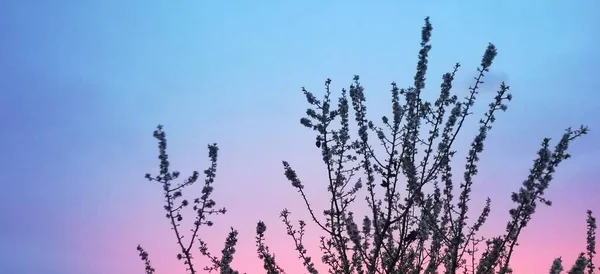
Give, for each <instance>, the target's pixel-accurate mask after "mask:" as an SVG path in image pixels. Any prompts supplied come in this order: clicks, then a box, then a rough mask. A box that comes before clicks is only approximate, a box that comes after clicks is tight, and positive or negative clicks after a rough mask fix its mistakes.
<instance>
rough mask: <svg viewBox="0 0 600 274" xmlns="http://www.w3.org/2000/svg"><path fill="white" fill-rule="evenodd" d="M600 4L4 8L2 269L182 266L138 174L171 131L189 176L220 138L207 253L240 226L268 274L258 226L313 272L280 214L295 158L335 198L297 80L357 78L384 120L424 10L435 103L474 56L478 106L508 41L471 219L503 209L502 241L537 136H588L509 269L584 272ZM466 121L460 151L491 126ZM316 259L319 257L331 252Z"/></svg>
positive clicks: (158, 205) (176, 158)
mask: <svg viewBox="0 0 600 274" xmlns="http://www.w3.org/2000/svg"><path fill="white" fill-rule="evenodd" d="M598 10H600V2H598V1H595V0H579V1H548V0H545V1H542V0H530V1H516V0H506V1H471V0H464V1H441V0H440V1H437V0H432V1H373V2H372V3H370V4H367V3H366V2H365V1H354V0H350V1H348V0H346V1H341V0H340V1H336V0H332V1H316V0H305V1H274V0H264V1H239V0H237V1H202V0H195V1H192V0H180V1H158V0H143V1H142V0H131V1H117V0H102V1H99V0H87V1H75V0H55V1H41V0H37V1H36V0H20V1H17V0H8V1H1V2H0V41H2V42H1V43H0V124H2V125H3V129H2V134H0V144H2V145H3V146H4V147H3V149H2V151H3V152H2V156H1V157H0V166H1V168H0V178H2V179H1V180H0V188H1V189H2V190H1V191H0V210H1V212H2V216H1V217H0V273H14V274H21V273H23V274H28V273H46V274H75V273H86V274H109V273H110V274H126V273H127V274H130V273H143V264H142V262H141V261H140V260H139V259H138V255H137V253H136V250H135V248H136V246H137V245H138V244H142V245H143V246H144V247H145V248H146V249H147V250H148V252H149V253H150V255H151V260H152V261H153V262H154V265H155V268H156V269H157V271H158V273H169V274H179V273H185V272H184V271H183V266H182V264H181V262H179V261H177V260H176V258H175V254H176V245H175V238H174V235H173V234H172V231H171V230H170V229H169V226H168V222H167V220H166V219H165V218H164V212H163V209H162V206H163V205H162V201H163V198H162V193H161V187H160V186H159V185H157V184H155V183H151V182H148V181H146V180H144V178H143V176H144V174H145V173H152V174H156V173H157V172H158V159H157V158H156V156H157V144H156V140H154V138H153V137H152V132H153V130H154V129H155V127H156V125H158V124H164V125H165V130H166V132H167V136H168V140H169V147H168V148H169V154H170V159H171V160H172V162H171V164H172V167H173V168H175V169H177V170H179V171H181V172H182V175H188V174H190V173H191V172H192V171H193V170H203V169H204V168H206V167H207V165H208V158H207V149H206V145H207V144H209V143H213V142H217V143H218V144H219V147H220V150H219V153H220V155H219V167H218V173H217V182H216V184H215V192H214V198H215V200H216V201H217V203H218V205H219V206H225V207H227V209H228V213H227V214H226V215H223V216H219V217H217V218H215V219H214V221H215V222H216V225H215V226H213V227H211V228H203V229H202V230H201V236H202V237H203V239H206V241H207V242H208V243H209V245H210V248H211V250H213V252H219V250H220V248H221V247H222V243H223V242H224V240H225V237H226V234H227V232H228V229H229V227H235V228H236V229H238V230H239V231H240V236H239V243H238V253H237V256H236V259H235V260H234V262H235V266H236V267H237V268H238V269H239V270H242V271H246V272H248V273H263V272H262V271H261V263H260V261H259V259H258V258H257V256H256V253H255V246H254V231H255V224H256V222H257V221H258V220H263V221H265V223H266V224H267V226H268V230H267V239H268V243H269V244H270V246H271V250H272V251H274V252H275V253H276V256H277V258H278V260H279V261H280V262H281V265H283V266H284V267H286V268H287V269H288V273H304V272H305V271H304V270H301V269H302V268H301V267H302V265H301V262H300V261H299V260H298V259H297V255H296V253H295V252H294V250H293V242H292V240H291V239H290V238H289V237H287V236H286V235H285V227H284V225H283V224H281V222H280V221H279V220H278V215H279V212H280V211H281V210H282V209H283V208H288V209H289V210H290V211H291V212H292V216H291V218H292V219H293V220H298V219H306V217H307V214H306V210H305V209H304V207H303V202H302V199H301V197H300V196H299V195H298V194H297V193H296V191H295V189H294V188H292V186H291V185H290V184H289V182H287V181H286V179H285V177H284V175H283V170H282V166H281V161H282V160H287V161H289V162H290V164H292V166H293V167H294V168H295V169H296V170H297V172H298V175H299V176H300V178H301V179H302V180H303V181H304V183H305V185H306V189H307V192H308V195H309V199H310V200H311V202H312V203H313V204H314V205H315V206H316V207H319V208H324V206H325V205H326V202H327V196H326V194H325V192H324V191H325V185H324V177H323V174H324V167H323V165H322V163H321V162H320V156H319V153H320V152H319V151H318V150H317V149H316V148H315V147H314V135H313V133H312V132H311V131H309V130H307V129H306V128H304V127H303V126H301V125H300V124H299V119H300V118H301V117H302V116H303V115H304V112H305V110H306V108H307V107H308V106H307V104H306V102H305V100H304V98H303V95H302V93H301V87H302V86H305V87H306V88H307V89H309V90H311V91H313V92H314V93H316V94H322V92H323V83H324V81H325V79H326V78H328V77H329V78H331V79H332V80H333V88H334V90H335V91H336V92H337V91H339V90H341V88H344V87H348V86H349V84H350V83H351V80H352V76H353V75H354V74H359V75H360V76H361V81H362V84H363V86H365V88H366V95H367V100H368V106H369V110H370V114H369V117H371V118H373V119H378V118H377V117H380V116H381V115H384V114H386V113H389V111H390V104H389V98H390V97H389V96H390V95H389V94H390V93H389V90H390V86H389V83H391V82H392V81H396V82H397V83H398V84H399V85H400V86H401V87H407V86H409V85H410V84H411V83H412V81H411V80H412V77H413V76H414V71H415V67H416V62H417V53H418V47H419V39H420V38H419V37H420V31H421V27H422V24H423V19H424V18H425V17H426V16H430V17H431V22H432V24H433V27H434V30H433V36H432V41H431V43H432V45H433V48H432V51H431V53H430V62H429V72H428V77H427V78H428V82H427V83H428V85H427V90H426V91H425V92H426V93H428V94H436V93H437V92H439V89H438V88H439V84H440V82H441V76H442V74H443V73H445V72H447V71H449V70H451V69H452V66H453V64H454V63H455V62H461V64H462V67H461V70H460V72H459V74H458V76H457V79H456V84H455V88H454V92H456V94H458V95H461V94H462V95H464V94H466V90H467V88H468V86H469V85H470V84H472V77H473V76H474V75H475V73H476V67H477V65H478V64H479V62H480V60H481V56H482V54H483V52H484V50H485V47H486V46H487V44H488V42H493V43H494V44H495V45H496V46H497V48H498V56H497V58H496V60H495V62H494V65H493V66H492V69H491V72H490V74H489V78H488V81H487V82H486V84H485V85H484V86H483V88H482V93H481V94H480V101H479V102H480V103H479V104H478V105H477V107H476V108H475V111H478V112H479V113H482V112H483V111H484V110H485V107H486V105H487V102H488V101H489V100H491V99H492V97H493V92H494V90H495V88H496V87H497V86H498V85H499V83H500V82H501V81H506V83H507V84H509V85H510V87H511V90H512V93H513V95H514V99H513V102H511V104H510V105H509V110H508V111H507V112H506V113H501V115H499V116H498V121H497V122H496V124H495V126H494V129H493V130H492V132H491V133H490V136H489V138H488V140H487V143H486V150H485V152H484V153H483V155H482V156H481V157H482V161H481V168H480V173H479V175H478V176H477V178H476V182H475V185H474V187H473V191H474V194H473V195H474V196H473V203H472V204H471V208H473V210H474V211H475V212H477V211H480V210H481V208H482V206H483V202H484V201H485V198H486V197H488V196H489V197H490V198H491V199H492V213H491V217H490V218H491V219H490V220H489V221H488V223H487V225H485V226H484V228H483V231H482V232H483V233H484V235H485V236H495V235H497V234H500V233H502V232H503V228H504V224H505V223H506V221H507V220H508V209H509V208H510V206H511V202H510V193H511V192H512V191H515V190H517V189H518V188H519V186H520V184H521V182H522V181H523V180H524V179H525V178H526V175H527V173H528V169H529V168H530V167H531V163H532V160H533V158H534V156H535V153H536V151H537V149H538V148H539V144H540V142H541V140H542V138H544V137H554V138H555V139H556V138H558V137H559V136H560V135H561V134H562V132H563V130H564V129H565V128H566V127H569V126H573V127H578V126H579V125H581V124H585V125H588V126H589V127H590V128H591V132H590V133H589V134H588V135H587V136H585V137H584V138H582V139H580V140H578V141H577V142H576V143H574V144H573V145H572V146H571V148H570V149H571V153H572V154H573V158H572V159H569V160H568V161H567V162H565V163H564V164H563V165H562V166H561V167H560V168H559V169H558V173H557V175H556V176H555V180H554V181H553V182H552V184H551V186H550V188H549V190H548V191H547V198H549V199H551V200H553V202H554V204H553V206H552V207H539V208H538V211H537V212H536V214H535V215H534V217H533V220H532V222H531V224H530V225H529V226H528V227H527V228H526V230H525V231H524V232H523V233H522V236H521V241H520V246H519V247H518V248H517V250H516V251H515V254H514V256H513V268H514V269H515V271H516V273H525V274H528V273H547V271H548V269H549V267H550V265H551V263H552V260H553V259H554V258H555V257H558V256H563V260H564V262H565V265H567V266H570V265H571V264H572V263H573V262H574V259H575V257H576V256H577V254H578V253H579V252H582V251H584V250H585V210H586V209H592V210H595V211H596V212H597V213H596V216H598V217H599V218H600V215H598V214H600V202H598V199H597V197H598V195H599V194H600V184H599V182H598V178H600V166H598V160H597V159H598V156H600V146H599V145H598V142H596V141H595V140H598V139H599V137H600V133H598V132H600V119H597V118H596V117H598V116H599V115H600V95H599V93H598V91H599V87H600V77H598V71H597V69H598V67H597V64H598V63H600V53H599V52H598V50H597V48H598V46H597V45H598V43H599V42H600V37H599V34H600V29H599V28H600V18H598V17H597V16H596V14H597V11H598ZM473 121H474V122H476V120H473ZM470 125H471V126H470V127H469V128H467V129H466V130H465V131H464V132H463V133H464V134H463V135H461V137H460V138H461V139H459V140H458V144H457V147H458V148H459V149H460V148H462V149H464V148H466V147H467V145H468V144H469V142H470V141H471V140H472V137H473V136H474V134H475V132H476V127H475V124H474V123H471V124H470ZM459 155H460V153H459ZM461 157H462V156H461ZM459 160H461V159H459ZM459 164H460V163H459ZM460 165H462V164H460ZM199 191H200V187H199V186H198V187H197V189H195V190H194V193H198V192H199ZM594 199H596V200H595V201H594ZM360 202H362V200H361V201H360ZM311 235H312V236H313V239H316V238H315V237H316V236H317V235H318V230H317V227H316V226H314V225H313V224H312V223H309V227H308V232H307V237H310V236H311ZM307 248H309V253H310V254H312V256H314V257H315V259H317V258H318V257H319V256H320V253H319V250H318V248H317V246H316V241H313V242H311V243H307ZM198 256H200V255H198ZM317 260H318V259H317ZM201 263H203V261H202V260H200V259H199V260H198V262H197V264H201Z"/></svg>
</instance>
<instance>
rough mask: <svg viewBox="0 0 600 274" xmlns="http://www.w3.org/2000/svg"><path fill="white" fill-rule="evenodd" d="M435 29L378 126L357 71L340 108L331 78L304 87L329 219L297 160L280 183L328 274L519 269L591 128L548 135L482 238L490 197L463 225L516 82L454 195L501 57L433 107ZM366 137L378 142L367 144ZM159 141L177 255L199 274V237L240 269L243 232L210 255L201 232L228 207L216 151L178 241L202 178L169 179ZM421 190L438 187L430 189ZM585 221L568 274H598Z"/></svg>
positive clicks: (226, 268)
mask: <svg viewBox="0 0 600 274" xmlns="http://www.w3.org/2000/svg"><path fill="white" fill-rule="evenodd" d="M432 30H433V27H432V25H431V24H430V22H429V18H426V19H425V25H424V27H423V29H422V32H421V49H420V51H419V55H418V62H417V69H416V71H417V72H416V74H415V76H414V83H413V85H412V86H411V87H408V88H399V87H398V86H397V84H396V83H392V84H391V103H392V109H391V116H389V117H388V116H384V117H382V118H381V123H375V122H374V121H372V120H370V119H368V118H367V106H366V97H365V89H364V87H363V86H362V85H361V83H360V81H359V80H360V78H359V76H354V79H353V83H352V84H351V85H350V87H349V88H348V89H342V91H341V95H340V96H339V97H338V98H337V102H332V99H331V91H330V86H331V80H330V79H327V80H326V81H325V94H324V96H323V97H322V99H317V97H316V96H315V95H314V94H313V93H312V92H310V91H308V90H307V89H305V88H302V92H303V93H304V95H305V97H306V101H307V102H308V104H309V105H310V108H308V110H307V111H306V117H303V118H302V119H300V123H301V124H302V125H304V126H305V127H307V128H309V129H311V130H313V131H315V133H316V140H315V145H316V147H317V149H319V150H320V151H321V156H322V161H323V163H324V166H325V168H326V170H327V174H328V175H327V176H328V177H327V191H328V193H329V197H330V206H329V208H327V209H325V210H324V211H323V216H318V215H317V214H316V212H317V210H316V209H315V208H313V206H312V205H311V203H310V202H309V197H308V195H307V192H306V190H305V187H304V185H303V183H302V181H301V179H300V178H299V176H298V174H297V173H296V171H295V170H294V169H293V168H292V166H291V164H290V163H289V162H287V161H283V169H284V175H285V177H286V178H287V179H288V180H289V181H290V182H291V185H292V187H294V188H295V189H296V190H297V191H298V193H299V194H300V196H301V198H302V199H303V201H304V203H305V205H306V209H307V210H308V212H309V213H310V216H311V219H312V222H313V223H314V224H315V225H316V226H317V227H319V228H320V229H321V230H323V231H324V232H325V234H326V235H327V236H325V237H321V238H320V249H321V261H322V262H323V263H324V264H325V265H326V266H327V267H328V273H335V274H338V273H343V274H351V273H359V274H364V273H368V274H375V273H386V274H392V273H393V274H400V273H402V274H404V273H411V274H417V273H425V274H433V273H446V274H455V273H458V272H462V273H473V274H475V273H476V274H491V273H494V274H496V273H499V274H505V273H512V270H511V268H510V260H511V256H512V254H513V250H514V248H515V246H516V245H517V242H518V238H519V235H520V234H521V232H522V231H523V229H524V228H525V227H526V226H527V225H528V224H529V221H530V220H531V218H532V216H533V215H534V213H535V211H536V209H537V206H538V205H539V204H540V203H541V204H545V205H551V201H549V200H548V199H546V198H545V197H544V193H545V191H546V190H547V189H548V187H549V186H550V182H551V181H552V179H553V176H554V174H555V172H556V169H557V167H558V166H559V165H560V164H561V163H562V162H563V160H566V159H568V158H569V157H570V155H569V154H568V153H567V150H568V148H569V145H570V144H571V142H572V141H573V140H575V139H577V138H578V137H580V136H581V135H584V134H586V133H587V131H588V129H587V127H584V126H582V127H580V128H579V129H576V130H573V129H571V128H568V129H567V130H566V131H565V132H564V133H563V134H562V135H561V136H560V138H559V139H558V140H557V142H556V144H555V145H554V147H552V146H551V139H550V138H544V139H543V141H542V143H541V147H540V149H539V150H538V152H537V155H536V157H535V160H534V162H533V165H532V167H531V169H530V173H529V175H528V176H527V178H526V179H525V180H524V181H523V183H522V186H521V187H520V189H519V190H518V191H516V192H513V193H512V196H511V199H512V201H513V202H514V206H513V208H511V209H510V210H509V214H510V217H511V219H510V221H509V222H508V223H507V224H506V231H505V233H503V234H502V235H499V236H496V237H493V238H484V237H481V236H478V235H477V232H478V231H479V230H480V228H481V227H482V225H483V224H484V223H485V221H486V219H487V217H488V215H489V213H490V206H491V201H490V199H489V198H488V199H487V200H486V204H485V206H484V208H483V209H482V211H481V213H480V214H479V217H478V218H477V219H475V220H474V221H469V222H468V217H467V212H468V210H469V207H468V203H469V201H470V200H471V189H472V186H473V184H474V177H475V176H476V175H477V173H478V163H479V160H480V158H479V157H480V155H481V153H482V151H483V150H484V142H485V140H486V138H487V136H488V134H489V133H490V131H491V129H492V125H493V123H494V122H495V121H496V116H497V115H499V114H500V113H501V112H503V111H506V110H507V108H508V103H509V102H510V101H511V99H512V95H511V94H510V93H509V90H510V89H509V86H508V85H506V84H505V83H502V84H501V85H500V86H499V88H498V90H497V92H496V95H495V96H494V97H493V99H492V100H491V102H490V103H489V105H488V106H489V107H488V109H487V111H486V112H485V113H483V117H482V118H481V119H480V120H479V131H478V132H477V134H476V135H475V137H474V138H473V140H472V142H471V146H470V148H469V150H468V151H467V156H466V159H465V171H464V173H463V174H462V178H460V180H459V182H458V189H456V191H458V196H456V197H455V188H456V187H457V184H456V182H455V181H456V180H457V178H455V177H454V176H453V175H454V173H453V169H452V165H451V164H450V163H451V162H452V161H453V160H456V159H455V157H454V156H455V154H456V150H454V149H453V145H454V143H455V140H456V138H457V136H458V133H459V132H460V131H461V129H462V127H463V125H464V122H465V121H466V119H467V118H468V117H469V116H472V115H473V113H472V110H473V109H472V108H473V106H474V105H475V102H476V99H477V97H478V96H479V88H480V86H481V84H482V83H483V79H484V77H485V75H486V74H487V73H488V72H489V70H490V68H491V66H492V64H493V62H494V59H495V57H496V55H497V50H496V47H495V46H494V45H493V44H489V45H488V47H487V48H486V50H485V52H484V54H483V57H482V59H481V63H480V66H479V67H478V68H477V76H476V77H475V79H474V84H473V85H472V86H471V87H469V89H468V95H467V96H466V97H464V98H459V97H458V96H457V95H452V94H451V93H450V91H451V89H452V87H453V81H454V79H455V76H456V73H457V72H458V69H459V68H460V64H458V63H457V64H456V65H455V66H454V68H453V70H452V71H451V72H448V73H445V74H444V75H443V76H442V83H441V85H440V92H439V95H438V97H437V99H436V100H435V101H433V102H428V101H425V100H424V99H423V98H422V96H421V94H422V92H423V91H424V89H425V75H426V72H427V65H428V54H429V51H430V50H431V44H430V43H429V40H430V37H431V32H432ZM351 114H352V115H353V117H351ZM351 119H354V121H355V123H356V126H357V133H358V136H357V138H353V137H352V136H351V130H350V120H351ZM371 134H374V136H375V137H374V138H372V135H371ZM154 137H155V138H156V139H157V140H158V142H159V159H160V174H159V175H158V176H155V177H152V176H151V175H149V174H147V175H146V178H147V179H149V180H151V181H157V182H159V183H160V184H161V185H162V186H163V191H164V197H165V206H164V209H165V210H166V212H167V214H166V217H167V219H168V220H169V222H170V223H171V226H172V229H173V230H174V233H175V236H176V239H177V242H178V244H179V247H180V249H181V251H180V253H179V254H178V255H177V258H178V259H180V260H183V262H184V264H185V265H186V267H187V269H188V270H189V273H192V274H193V273H196V272H197V270H196V268H195V267H194V265H193V263H192V259H193V257H192V246H193V245H194V242H195V241H198V243H199V249H200V254H202V255H204V256H206V257H207V258H209V260H210V262H211V265H210V266H207V267H205V268H204V269H205V270H207V271H213V270H218V271H220V273H239V272H238V271H235V270H233V269H232V268H231V262H232V260H233V255H234V253H235V245H236V242H237V231H236V230H234V229H233V228H232V230H231V232H230V233H229V236H228V237H227V239H226V241H225V247H224V248H223V250H222V252H221V258H218V257H217V256H214V255H211V253H209V251H208V248H207V245H206V243H205V242H203V241H202V240H201V239H199V236H198V234H197V232H198V228H199V227H200V226H202V225H208V226H210V225H212V222H211V221H209V220H208V219H207V217H208V216H209V215H212V214H223V213H225V209H224V208H223V209H215V205H216V203H215V201H213V200H212V199H211V198H210V194H211V192H212V189H213V186H212V185H213V183H214V180H215V175H216V167H217V151H218V148H217V145H216V144H212V145H209V146H208V150H209V153H208V154H209V159H210V163H211V164H210V166H209V168H208V169H206V170H205V171H204V174H205V176H206V179H205V181H204V186H203V188H202V196H201V197H199V198H196V199H194V200H193V202H191V203H192V204H193V210H194V212H195V216H196V220H195V222H194V227H193V228H192V234H191V238H190V240H189V241H188V242H183V235H181V232H180V229H179V227H180V222H181V220H182V219H183V215H182V213H181V211H182V209H183V208H185V207H187V206H188V205H189V204H190V202H188V201H187V200H182V198H181V197H182V191H183V190H184V189H185V188H186V187H188V186H191V185H193V184H194V183H195V182H196V181H197V180H198V178H199V173H198V172H194V173H193V174H192V175H191V176H190V177H189V178H188V179H187V180H184V181H183V182H182V183H180V184H177V185H174V184H173V183H172V181H173V180H175V179H177V178H178V177H179V172H171V171H170V169H169V161H168V156H167V152H166V148H167V141H166V135H165V132H164V131H163V129H162V126H159V127H158V128H157V130H156V131H155V132H154ZM377 145H379V147H378V148H377ZM380 151H381V152H380ZM363 184H364V185H366V193H365V194H366V195H365V200H366V204H367V206H368V208H369V212H370V213H369V214H368V215H367V216H364V217H363V218H362V224H361V225H360V226H359V224H358V223H357V222H356V219H355V218H356V217H355V214H354V213H353V212H352V211H350V210H349V206H350V204H352V203H354V202H355V201H356V198H357V197H358V195H359V193H363V192H360V190H361V189H362V188H363ZM425 186H429V187H430V188H431V189H432V191H430V192H426V191H425V188H424V187H425ZM587 216H588V218H587V227H588V233H587V243H588V244H587V253H581V254H580V255H579V257H578V259H577V261H576V262H575V264H574V265H573V267H572V268H571V269H570V270H569V272H568V273H585V271H586V270H587V273H588V274H593V272H594V270H595V266H594V264H593V257H594V255H595V230H596V220H595V218H594V217H593V216H592V212H591V211H588V212H587ZM280 217H281V219H282V221H283V223H284V225H285V227H286V229H287V234H288V235H289V236H290V237H291V238H292V239H293V242H294V245H295V249H296V251H297V252H298V255H299V258H300V259H301V261H302V264H303V265H304V267H305V269H306V270H307V271H308V272H309V273H311V274H317V273H318V271H317V269H316V267H315V265H314V263H313V260H312V257H311V256H310V255H309V251H307V250H306V248H305V246H304V240H305V239H304V233H305V227H306V225H307V223H306V222H305V221H302V220H300V221H299V222H298V225H299V228H297V229H296V228H294V225H293V224H292V222H291V221H290V219H289V218H290V212H289V211H288V210H287V209H284V210H283V211H282V212H281V215H280ZM266 230H267V227H266V225H265V223H263V222H262V221H260V222H258V224H257V226H256V247H257V254H258V257H259V259H260V260H262V261H263V265H264V269H265V271H266V273H269V274H276V273H285V272H284V270H283V269H282V268H281V267H280V266H279V265H278V264H277V262H276V257H275V255H274V254H273V253H272V252H271V251H270V250H269V248H268V246H267V245H266V243H265V232H266ZM481 246H483V247H484V248H483V249H482V250H480V249H479V247H481ZM138 250H139V252H140V256H141V258H142V260H143V261H144V263H145V265H146V273H154V269H153V268H152V267H151V266H150V260H149V259H148V253H146V251H144V250H143V249H142V248H141V247H139V246H138ZM563 270H564V268H563V266H562V259H561V258H557V259H555V260H554V262H553V263H552V266H551V269H550V273H561V272H562V271H563ZM294 273H297V271H294Z"/></svg>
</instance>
